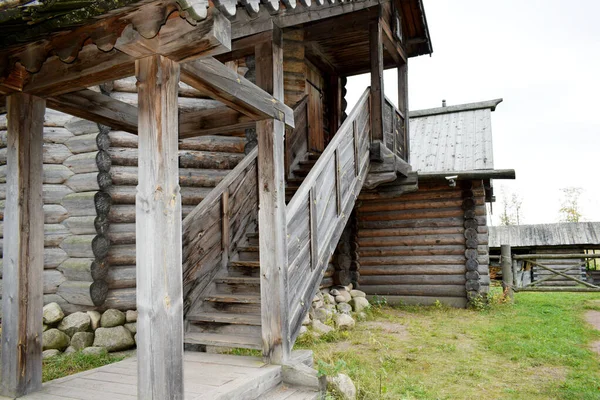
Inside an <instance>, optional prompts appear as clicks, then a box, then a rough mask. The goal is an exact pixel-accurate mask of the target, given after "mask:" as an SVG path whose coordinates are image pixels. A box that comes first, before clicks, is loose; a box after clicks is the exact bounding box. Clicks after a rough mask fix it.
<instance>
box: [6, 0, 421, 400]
mask: <svg viewBox="0 0 600 400" xmlns="http://www.w3.org/2000/svg"><path fill="white" fill-rule="evenodd" d="M415 3H420V2H418V1H415ZM260 4H263V5H262V6H260V7H259V5H260ZM382 4H383V5H387V7H384V6H382ZM296 6H297V5H296V3H295V2H290V1H284V2H283V3H281V4H280V3H279V1H268V2H262V3H259V2H257V1H256V2H255V1H242V2H240V4H237V3H235V2H234V3H230V2H215V5H212V3H211V5H210V6H209V3H208V2H206V3H205V2H189V3H188V2H185V1H181V2H165V3H161V4H158V5H157V4H153V3H145V2H144V3H139V4H137V3H136V4H135V7H133V5H131V7H130V8H127V9H122V10H119V13H117V12H116V11H114V10H113V11H114V12H112V13H108V12H107V14H106V15H101V16H95V19H89V20H86V21H80V22H81V24H80V25H77V26H70V27H69V30H66V31H61V32H57V33H54V34H52V35H48V36H47V37H38V36H35V35H34V36H32V37H31V38H29V39H28V42H27V43H25V44H22V43H20V44H15V43H12V42H10V40H8V39H7V40H8V41H7V42H6V43H4V45H5V46H6V48H5V49H4V50H2V51H1V52H0V101H1V103H2V104H0V108H4V107H5V108H6V112H7V114H8V135H7V136H8V139H7V172H6V182H7V183H6V186H7V201H6V208H5V214H4V215H5V220H4V232H5V233H6V236H5V240H4V249H3V250H4V275H3V279H4V288H5V290H4V293H3V299H2V300H3V321H2V322H3V335H2V378H1V384H2V385H1V394H3V395H5V396H9V397H10V398H25V399H36V398H45V399H53V398H55V399H60V398H73V399H81V400H83V399H95V398H105V397H107V393H111V397H112V398H136V397H137V398H140V399H182V398H186V399H201V398H202V399H205V398H206V399H213V398H215V399H216V398H223V399H225V398H231V399H248V400H251V399H255V398H257V397H256V396H257V395H260V394H261V393H266V391H267V389H270V388H273V387H275V385H278V384H280V383H281V382H282V380H283V381H290V379H287V380H286V378H285V376H284V373H283V370H284V369H285V368H286V367H287V366H290V365H293V366H294V367H293V368H299V369H300V370H302V367H300V366H299V365H300V364H302V360H301V361H299V360H297V359H295V358H294V354H293V353H292V347H293V342H294V340H295V337H296V336H297V334H298V331H299V323H300V322H301V321H302V316H303V315H304V314H305V313H306V312H307V311H308V305H306V304H309V303H310V298H312V296H313V295H314V288H315V287H316V288H318V283H319V280H320V279H321V278H322V276H321V275H322V270H323V269H324V268H325V266H326V264H327V262H328V260H329V258H330V256H331V253H332V252H333V249H334V248H335V244H336V243H337V241H338V239H339V235H340V234H341V230H342V229H343V227H344V226H345V224H346V222H347V220H348V216H349V214H350V213H351V210H352V208H353V206H354V201H355V199H356V196H357V195H358V192H360V189H361V187H362V185H363V183H364V182H365V177H366V176H367V173H368V171H369V165H370V164H369V163H370V158H374V159H376V160H378V161H380V162H381V164H382V165H383V164H386V165H384V166H386V168H387V167H389V166H388V165H387V164H389V163H385V162H384V161H385V160H389V159H390V155H391V159H392V160H393V161H392V166H391V170H390V169H389V168H388V169H385V168H380V170H379V171H376V172H379V173H380V174H381V176H382V177H381V178H380V179H379V180H376V182H374V184H376V183H381V182H385V181H388V180H389V179H391V178H390V175H389V172H393V179H395V177H396V171H399V170H404V171H405V172H406V168H408V167H407V164H406V160H407V157H408V138H407V135H406V134H405V133H406V132H407V131H408V129H407V123H408V120H407V118H405V117H406V115H407V113H408V112H407V107H408V106H407V101H406V79H407V77H406V57H407V55H406V54H404V52H403V51H402V50H401V49H400V48H398V47H396V46H394V41H395V40H396V39H397V37H395V36H394V35H393V34H392V32H391V30H390V28H389V26H390V25H389V23H383V21H386V19H384V18H383V11H384V10H388V9H391V7H390V2H387V1H375V0H369V1H366V2H359V3H339V4H337V3H335V4H327V5H324V4H316V5H314V6H318V7H319V10H320V13H317V14H311V10H310V7H311V4H310V3H309V2H303V3H302V4H298V7H296ZM280 7H281V11H279V12H278V13H275V11H277V10H279V9H280ZM369 7H375V9H376V10H377V11H376V14H374V15H371V14H368V13H366V14H364V15H363V14H361V19H360V21H361V38H362V42H363V44H364V46H363V48H364V50H368V51H367V52H368V53H369V54H370V57H371V61H370V62H369V64H370V65H369V66H368V69H369V70H371V71H372V72H373V79H372V88H371V90H370V92H369V93H368V94H365V96H364V98H363V100H362V108H361V109H357V111H356V112H355V113H354V114H351V115H350V116H348V122H347V123H346V125H342V118H341V117H339V118H336V119H335V120H334V122H333V125H334V127H333V131H334V132H335V131H336V130H338V128H339V132H341V134H340V136H339V137H338V138H337V139H332V140H331V143H330V149H329V150H327V151H326V152H324V153H323V154H324V156H323V160H322V161H321V162H320V163H318V164H317V166H316V167H315V168H314V171H313V172H312V174H311V175H309V177H308V178H307V179H306V182H307V183H306V184H303V186H302V187H301V188H300V189H299V191H298V193H300V195H298V196H296V197H297V198H296V200H293V201H292V202H290V206H288V207H286V204H285V185H286V182H285V168H284V167H285V161H284V135H285V130H286V127H287V128H290V129H291V128H294V125H295V121H294V115H293V112H292V109H291V108H290V107H289V106H287V105H286V104H285V103H284V79H283V76H284V74H283V52H282V43H283V29H285V28H286V27H291V26H296V25H302V24H304V23H308V22H311V21H312V22H314V21H316V20H321V19H323V20H325V19H326V18H332V17H336V16H341V15H343V14H347V13H351V12H355V11H358V10H361V9H367V8H369ZM242 8H244V9H246V10H247V11H248V12H247V13H244V12H243V11H242ZM414 12H415V14H419V13H420V12H422V10H420V11H419V10H417V11H414ZM236 14H238V15H237V17H236ZM363 17H364V18H363ZM388 19H389V18H388ZM323 26H324V25H321V26H317V25H315V26H314V27H313V28H312V29H311V28H309V29H307V32H308V34H309V37H310V38H311V42H310V43H311V44H310V46H309V48H308V53H309V57H312V58H313V59H317V58H319V57H320V55H321V54H324V55H325V56H326V57H325V58H322V59H323V60H325V59H329V61H328V65H329V67H331V73H332V75H335V74H346V73H350V72H349V71H350V69H344V68H354V69H355V68H358V67H356V66H351V67H344V65H345V60H346V59H348V54H346V55H343V54H338V55H336V54H334V52H332V51H330V50H327V49H326V43H325V42H323V40H322V36H321V33H318V31H319V29H322V28H323ZM396 36H397V35H396ZM7 43H8V44H7ZM422 45H423V42H415V43H413V44H412V45H411V46H415V48H416V49H417V50H414V51H415V52H420V51H421V46H422ZM319 46H323V50H320V47H319ZM384 46H385V48H386V49H387V50H388V53H389V54H388V55H386V56H385V62H384ZM321 51H322V53H320V52H321ZM413 53H414V52H413ZM247 54H252V55H254V56H255V59H256V66H257V68H256V81H255V83H253V82H251V81H250V80H249V79H246V78H244V77H242V76H241V75H239V74H238V73H237V72H236V71H233V70H231V69H230V68H228V66H227V62H228V61H230V60H233V59H235V58H236V57H237V58H239V57H243V56H245V55H247ZM386 54H387V53H386ZM415 54H416V53H415ZM419 54H420V53H419ZM390 65H396V66H399V67H400V74H401V75H400V85H401V86H402V90H401V91H400V92H401V93H402V98H401V99H400V100H399V104H400V107H401V109H402V110H401V111H398V110H394V109H393V107H390V113H389V114H390V115H389V116H386V115H384V112H385V111H384V109H386V107H387V105H388V104H389V101H386V99H385V96H384V95H383V74H382V71H383V69H384V67H385V66H390ZM329 67H327V68H329ZM364 67H365V68H367V65H365V66H364ZM360 68H363V66H361V67H360ZM361 71H362V70H361ZM130 76H135V78H136V86H137V106H133V105H131V104H127V103H124V102H121V101H118V100H115V99H113V98H111V97H110V96H107V95H105V94H104V93H103V92H102V91H94V90H90V89H89V88H90V87H93V86H97V85H100V84H102V83H104V82H106V81H111V80H116V79H121V78H125V77H130ZM338 78H339V77H338ZM180 82H183V83H185V84H187V85H189V86H190V87H192V88H193V89H194V90H197V91H199V92H201V93H202V94H204V95H206V96H207V97H210V98H212V99H214V100H217V101H219V102H221V103H222V107H219V108H216V109H214V110H211V111H209V112H207V110H201V111H198V112H197V113H194V112H188V113H181V110H180V109H179V106H178V91H179V89H180V88H179V83H180ZM339 93H340V95H339V96H336V97H335V103H336V104H338V105H340V104H341V97H342V96H341V91H340V92H339ZM369 99H371V100H369ZM46 107H48V108H52V109H55V110H59V111H62V112H65V113H68V114H71V115H74V116H78V117H81V118H85V119H88V120H90V121H94V122H97V123H99V124H105V125H107V126H110V127H113V128H117V129H120V130H123V131H125V132H129V133H133V134H136V135H138V149H137V151H138V156H137V162H138V182H139V183H138V186H137V191H136V196H135V198H136V200H135V201H136V208H135V227H136V234H135V236H136V241H137V243H143V246H138V247H137V248H136V260H137V270H136V281H137V287H136V302H137V308H138V311H139V318H138V328H137V329H138V332H139V333H138V335H137V346H138V350H137V358H136V360H126V361H123V362H121V363H118V364H115V365H110V366H106V367H103V368H100V369H97V370H93V371H89V372H85V373H81V374H78V375H74V376H72V377H68V378H64V379H61V380H57V381H54V382H49V383H47V384H45V385H42V383H41V365H42V364H41V353H42V352H41V350H42V343H41V338H42V315H41V314H42V306H43V298H42V295H43V289H42V272H43V260H42V259H43V238H44V219H43V208H42V191H43V189H42V179H41V177H42V175H43V169H42V164H43V162H42V160H43V148H42V124H43V119H44V112H45V109H46ZM336 110H337V114H338V115H339V114H341V113H340V108H339V107H337V106H336ZM372 110H375V112H374V114H372ZM359 117H360V118H359ZM386 121H388V122H386ZM358 122H360V124H359V123H358ZM233 125H235V126H236V127H237V128H240V127H248V126H252V127H255V129H256V133H257V138H258V152H257V153H258V155H257V157H256V159H257V161H256V165H257V181H256V185H255V186H256V188H257V191H258V196H257V197H258V203H259V204H260V211H259V214H258V226H259V228H260V230H261V234H260V237H259V238H258V239H259V246H258V247H259V248H260V292H261V297H260V301H259V304H260V308H261V311H260V324H259V326H260V329H261V337H260V341H259V345H260V346H261V347H262V351H263V360H264V361H261V360H259V359H250V358H243V357H242V358H239V357H233V356H223V355H218V356H216V355H215V356H213V355H210V354H192V353H184V351H183V337H184V334H183V333H184V312H185V311H184V310H185V306H186V305H185V304H184V297H183V284H182V275H183V271H182V263H183V262H184V260H183V254H182V248H183V245H182V221H181V207H182V206H181V194H180V187H179V181H178V180H179V174H178V153H177V151H178V139H179V138H190V137H194V136H199V135H206V134H211V133H214V132H215V130H217V129H219V130H220V129H226V128H227V127H229V126H233ZM371 131H372V136H373V137H372V138H371V137H370V135H369V133H370V132H371ZM394 133H397V134H394ZM400 133H402V134H400ZM342 135H343V136H342ZM332 136H333V135H332ZM386 139H389V140H386ZM372 142H374V143H372ZM342 144H343V146H342ZM373 144H375V145H373ZM386 149H387V150H386ZM369 150H371V153H372V154H369ZM346 153H347V154H348V157H347V164H341V160H343V159H345V158H344V157H345V155H346ZM342 156H344V157H342ZM341 166H347V167H346V169H347V170H349V171H350V172H351V173H349V174H347V175H346V179H347V180H346V181H342V177H343V176H344V175H343V174H340V172H341ZM385 173H388V174H387V175H385ZM384 175H385V176H384ZM325 178H327V179H325ZM318 179H323V180H326V183H327V185H329V186H330V187H331V196H330V197H331V198H335V199H336V201H335V202H333V201H330V200H331V199H330V198H327V199H323V201H321V199H318V198H317V194H318V193H317V183H319V184H320V181H318ZM218 201H219V202H220V203H219V207H222V209H221V208H219V211H220V212H222V215H221V216H222V217H223V220H225V219H226V218H225V216H227V215H228V214H227V212H226V211H222V210H226V209H227V208H226V205H227V204H228V201H229V192H227V195H224V194H223V195H222V196H221V197H220V198H219V199H218ZM317 203H318V205H317ZM320 207H323V209H321V208H320ZM100 211H101V210H99V211H98V219H97V225H96V226H95V228H96V230H97V234H98V236H97V237H100V238H102V237H105V236H106V232H107V230H108V225H109V224H108V222H107V221H106V220H105V219H103V218H102V217H103V215H102V213H101V212H100ZM294 213H296V214H297V215H298V218H299V219H305V220H307V221H308V220H310V226H307V227H306V231H307V233H309V235H310V236H308V235H307V238H309V239H307V240H306V245H303V248H302V249H303V251H306V253H308V252H309V251H310V265H308V263H307V266H306V267H307V268H308V270H309V271H310V273H307V274H305V275H302V278H303V282H301V285H299V286H302V288H303V289H304V290H303V296H304V297H305V298H306V299H308V300H309V301H308V302H306V301H300V300H296V299H293V300H288V298H287V289H288V269H289V268H288V264H289V262H288V249H291V248H292V245H293V243H290V241H289V240H288V237H287V231H288V225H289V226H292V222H293V219H292V217H293V216H294V215H296V214H294ZM317 213H318V214H319V215H321V216H323V215H327V216H328V218H329V220H328V225H324V226H325V228H326V229H321V226H320V225H319V227H318V226H317V219H316V216H317ZM305 214H306V215H307V217H306V218H303V216H304V215H305ZM95 223H96V221H95ZM221 223H222V227H223V231H224V232H227V233H228V231H229V225H226V224H229V221H226V222H223V221H222V222H221ZM261 227H262V228H261ZM9 233H10V234H9ZM223 238H225V234H223ZM318 239H319V240H320V241H319V240H318ZM228 246H229V244H228V242H227V241H226V240H224V239H223V240H222V242H221V247H220V248H219V250H220V251H222V252H226V251H228ZM309 249H310V250H309ZM199 251H202V249H200V250H199ZM299 258H303V259H306V260H308V258H307V257H304V256H302V257H299ZM104 261H105V260H104V258H102V257H98V258H97V260H95V263H94V264H93V265H92V277H93V278H94V281H93V283H92V284H91V286H90V291H91V298H92V299H93V300H94V299H97V300H98V302H99V303H102V301H103V300H104V299H105V298H106V293H107V291H108V286H107V284H106V281H105V279H104V278H105V277H106V274H107V268H108V267H109V265H108V264H106V263H105V262H104ZM140 266H143V267H140ZM309 278H310V279H309ZM94 304H95V305H96V301H95V300H94ZM292 317H294V318H292ZM269 364H272V365H269ZM307 364H309V363H307ZM305 372H306V371H305ZM311 376H312V375H311ZM212 377H214V378H212ZM292 381H293V379H292ZM97 382H101V383H97ZM271 384H273V386H270V385H271ZM71 389H77V390H73V391H71ZM67 390H69V393H70V394H69V393H67V392H66V391H67ZM302 394H303V393H302V392H299V395H302ZM112 395H114V396H112ZM23 396H25V397H23ZM119 396H120V397H119ZM244 396H246V397H244ZM310 396H312V397H310ZM314 396H315V392H314V391H313V392H311V391H308V392H307V393H306V397H307V398H314ZM290 398H293V397H290ZM299 398H302V397H299Z"/></svg>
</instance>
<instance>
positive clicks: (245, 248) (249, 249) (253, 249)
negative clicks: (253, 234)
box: [238, 245, 260, 253]
mask: <svg viewBox="0 0 600 400" xmlns="http://www.w3.org/2000/svg"><path fill="white" fill-rule="evenodd" d="M259 250H260V246H253V245H249V246H241V247H238V251H246V252H248V253H258V251H259Z"/></svg>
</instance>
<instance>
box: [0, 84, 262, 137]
mask: <svg viewBox="0 0 600 400" xmlns="http://www.w3.org/2000/svg"><path fill="white" fill-rule="evenodd" d="M47 104H48V107H49V108H52V109H54V110H57V111H61V112H64V113H67V114H71V115H74V116H76V117H79V118H84V119H87V120H89V121H93V122H97V123H100V124H103V125H107V126H110V127H111V128H113V129H119V130H122V131H125V132H129V133H133V134H137V132H138V125H137V124H138V109H137V107H135V106H132V105H131V104H127V103H125V102H122V101H119V100H116V99H113V98H111V97H109V96H106V95H104V94H102V93H98V92H94V91H93V90H89V89H84V90H80V91H78V92H73V93H66V94H62V95H59V96H54V97H49V98H48V99H47ZM1 106H2V104H1V98H0V109H1ZM255 123H256V122H255V121H254V120H253V119H251V118H250V117H248V116H246V115H244V114H242V113H240V112H238V111H235V110H232V109H230V108H228V107H225V106H223V107H217V108H211V109H204V110H198V111H190V112H185V113H181V114H180V115H179V138H180V139H186V138H191V137H196V136H205V135H226V134H229V133H233V132H239V131H240V130H243V129H246V128H253V127H254V126H255Z"/></svg>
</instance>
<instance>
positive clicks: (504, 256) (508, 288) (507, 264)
mask: <svg viewBox="0 0 600 400" xmlns="http://www.w3.org/2000/svg"><path fill="white" fill-rule="evenodd" d="M510 253H511V247H510V245H508V244H503V245H501V246H500V265H501V266H502V290H503V291H504V294H505V296H508V297H509V298H511V299H512V298H513V297H514V291H513V276H512V260H511V254H510Z"/></svg>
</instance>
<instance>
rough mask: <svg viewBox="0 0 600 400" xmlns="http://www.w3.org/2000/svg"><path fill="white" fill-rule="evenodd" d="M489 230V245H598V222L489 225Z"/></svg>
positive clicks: (599, 240)
mask: <svg viewBox="0 0 600 400" xmlns="http://www.w3.org/2000/svg"><path fill="white" fill-rule="evenodd" d="M489 232H490V237H489V246H490V247H500V245H503V244H509V245H511V246H512V247H538V246H574V245H600V222H564V223H559V224H539V225H511V226H490V227H489Z"/></svg>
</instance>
